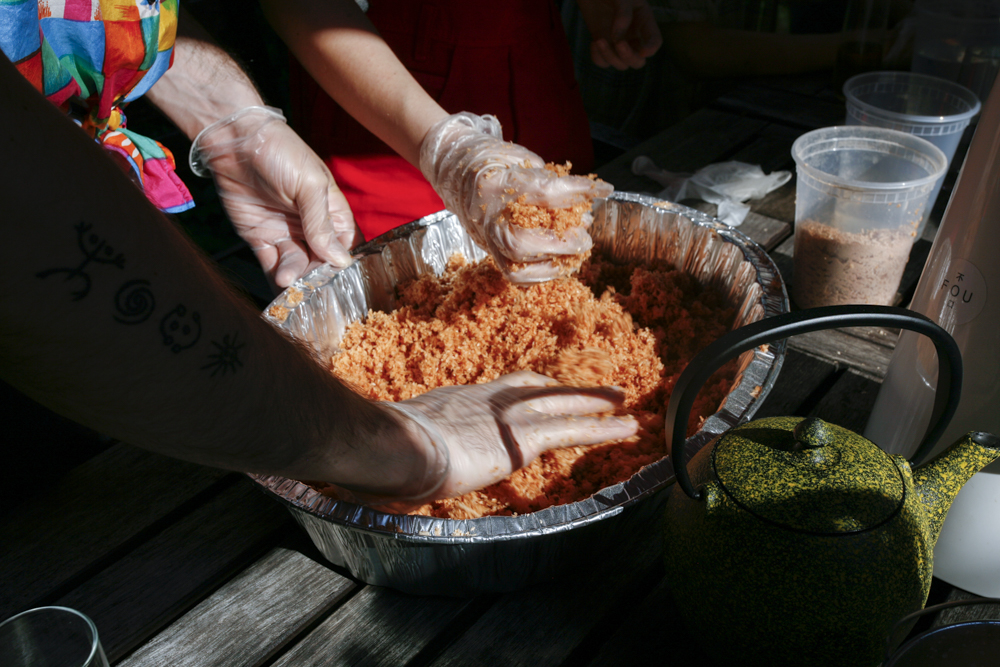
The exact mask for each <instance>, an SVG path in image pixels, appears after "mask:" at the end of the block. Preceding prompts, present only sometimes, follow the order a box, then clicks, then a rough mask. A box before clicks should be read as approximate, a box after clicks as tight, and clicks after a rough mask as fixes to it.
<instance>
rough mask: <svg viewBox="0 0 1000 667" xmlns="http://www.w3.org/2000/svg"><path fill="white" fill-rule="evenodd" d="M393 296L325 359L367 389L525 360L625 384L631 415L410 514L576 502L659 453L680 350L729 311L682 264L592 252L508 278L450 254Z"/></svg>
mask: <svg viewBox="0 0 1000 667" xmlns="http://www.w3.org/2000/svg"><path fill="white" fill-rule="evenodd" d="M595 295H600V296H595ZM399 296H400V299H399V306H398V308H397V309H396V310H395V311H393V312H391V313H382V312H370V313H369V314H368V318H367V319H366V320H365V322H363V323H361V322H358V323H355V324H353V325H351V326H350V327H349V328H348V330H347V331H346V333H345V336H344V339H343V342H342V349H343V351H342V352H341V353H340V354H338V355H336V356H335V357H333V360H332V369H333V371H334V372H335V373H336V374H337V375H338V376H339V377H341V378H342V379H344V380H345V381H347V382H349V383H351V384H352V385H353V386H354V387H355V388H356V389H358V390H359V391H360V392H361V393H362V394H365V395H367V396H368V397H369V398H372V399H376V400H382V401H400V400H405V399H408V398H411V397H413V396H417V395H419V394H421V393H424V392H426V391H429V390H431V389H434V388H436V387H441V386H447V385H466V384H474V383H482V382H489V381H491V380H495V379H496V378H498V377H500V376H501V375H504V374H507V373H511V372H514V371H518V370H531V371H535V372H538V373H543V374H546V375H549V376H550V377H553V378H555V379H557V380H559V381H560V382H561V383H562V384H565V385H569V386H581V387H582V386H597V385H617V386H619V387H621V388H623V389H624V391H625V404H624V407H623V408H622V410H621V412H623V413H628V414H632V415H634V416H635V417H636V419H637V421H638V422H639V424H640V431H639V433H638V434H637V435H636V436H634V437H632V438H629V439H628V440H624V441H617V442H612V443H606V444H602V445H594V446H589V447H570V448H566V449H559V450H552V451H549V452H546V453H545V454H543V455H542V456H541V457H540V458H539V459H537V460H536V461H534V462H533V463H531V464H530V465H528V466H527V467H525V468H523V469H521V470H518V471H515V472H514V473H513V474H512V475H510V476H509V477H507V478H506V479H504V480H502V481H500V482H497V483H496V484H493V485H492V486H489V487H487V488H485V489H481V490H479V491H475V492H472V493H468V494H465V495H463V496H461V497H458V498H451V499H447V500H441V501H435V502H433V503H429V504H427V505H424V506H422V507H420V508H419V509H418V510H416V511H415V512H414V513H416V514H425V515H430V516H436V517H450V518H455V519H464V518H473V517H478V516H485V515H514V514H524V513H528V512H534V511H538V510H541V509H544V508H546V507H549V506H552V505H560V504H566V503H571V502H575V501H578V500H582V499H584V498H586V497H588V496H590V495H592V494H593V493H594V492H596V491H598V490H600V489H602V488H604V487H607V486H610V485H613V484H616V483H618V482H621V481H624V480H627V479H628V478H629V477H631V476H632V475H633V474H634V473H635V472H637V471H638V470H639V469H640V468H642V467H643V466H645V465H647V464H649V463H652V462H655V461H657V460H659V459H661V458H662V457H663V456H665V455H666V454H668V452H667V451H666V444H665V434H664V416H665V412H666V405H667V400H668V399H669V396H670V390H671V388H672V387H673V386H674V383H675V382H676V380H677V378H678V376H679V375H680V373H681V371H682V370H683V369H684V366H685V365H686V363H687V361H688V360H689V359H691V357H692V356H693V355H694V354H695V353H696V352H697V351H698V350H699V349H700V348H701V347H702V346H703V345H705V344H707V343H708V342H709V341H712V340H714V339H715V338H718V336H720V335H721V334H723V333H724V332H726V331H728V330H729V329H730V328H731V325H732V321H733V318H734V316H735V310H734V309H733V308H731V307H730V306H729V305H728V304H727V303H726V302H725V299H724V297H723V296H722V294H721V293H718V292H716V291H712V290H708V289H706V288H703V287H702V286H701V285H700V284H699V283H698V282H697V280H696V279H695V278H693V277H692V276H690V275H688V274H686V273H683V272H681V271H677V270H674V269H672V268H671V267H669V266H666V265H663V266H645V267H643V266H640V265H638V264H630V265H617V264H613V263H611V262H609V261H606V260H603V259H600V258H591V259H590V260H588V261H587V262H586V263H585V264H584V266H583V268H582V270H581V272H580V275H579V276H578V277H569V278H560V279H558V280H553V281H550V282H546V283H539V284H534V285H530V286H527V287H518V286H515V285H513V284H511V283H509V282H508V281H506V280H504V278H503V276H502V275H501V273H500V272H499V271H498V270H497V269H496V267H495V266H494V264H493V263H492V261H490V260H488V259H487V260H484V261H482V262H479V263H477V264H468V263H465V261H464V260H463V259H461V258H459V257H456V258H453V259H452V261H451V262H450V264H449V266H448V268H447V270H446V271H445V273H444V274H443V275H442V276H440V277H435V276H423V277H421V278H419V279H417V280H415V281H413V282H410V283H409V284H406V285H403V286H401V288H400V294H399ZM734 372H735V362H733V363H730V364H728V365H727V366H726V367H724V368H723V369H721V370H720V371H719V372H718V373H716V374H715V376H713V378H712V379H711V380H710V381H709V382H708V383H707V384H706V386H705V388H703V389H702V391H701V392H700V394H699V395H698V398H697V401H696V403H695V406H694V409H693V410H692V414H691V419H690V421H689V424H688V432H689V434H690V433H694V432H695V431H696V430H697V429H698V427H699V426H700V425H701V423H702V422H703V421H704V418H705V417H707V416H708V415H710V414H712V413H713V412H715V411H716V410H717V409H718V406H719V405H720V403H721V402H722V400H723V399H724V398H725V396H726V394H727V393H728V391H729V388H730V386H731V384H732V378H733V374H734ZM329 491H330V493H332V494H334V495H335V490H333V489H330V490H329Z"/></svg>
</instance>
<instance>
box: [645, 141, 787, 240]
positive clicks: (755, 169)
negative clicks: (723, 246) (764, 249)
mask: <svg viewBox="0 0 1000 667" xmlns="http://www.w3.org/2000/svg"><path fill="white" fill-rule="evenodd" d="M632 173H633V174H636V175H639V176H646V177H648V178H651V179H653V180H654V181H656V182H657V183H659V184H660V185H662V186H664V188H665V189H664V190H662V191H661V192H659V193H657V195H656V196H658V197H661V198H663V199H668V200H670V201H674V202H679V201H681V200H683V199H701V200H703V201H707V202H709V203H711V204H717V205H718V207H719V211H718V213H717V214H716V217H717V218H718V219H719V220H721V221H722V222H724V223H726V224H727V225H729V226H731V227H738V226H739V225H740V224H742V222H743V221H744V220H745V219H746V217H747V213H749V212H750V207H749V206H747V205H746V204H745V202H747V201H749V200H751V199H760V198H761V197H763V196H764V195H766V194H767V193H769V192H772V191H774V190H777V189H778V188H780V187H781V186H782V185H784V184H785V183H787V182H788V181H789V180H790V179H791V178H792V172H790V171H774V172H771V173H770V174H765V173H764V170H763V169H761V168H760V166H759V165H755V164H747V163H745V162H736V161H731V162H718V163H716V164H710V165H708V166H707V167H704V168H702V169H699V170H698V171H696V172H695V173H694V174H678V173H674V172H669V171H666V170H664V169H660V168H659V167H657V166H656V164H654V163H653V161H652V160H651V159H649V158H648V157H646V156H645V155H640V156H639V157H637V158H636V159H635V160H634V161H633V162H632Z"/></svg>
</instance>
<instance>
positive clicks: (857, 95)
mask: <svg viewBox="0 0 1000 667" xmlns="http://www.w3.org/2000/svg"><path fill="white" fill-rule="evenodd" d="M844 97H846V98H847V114H848V117H850V118H853V119H855V120H857V121H859V122H861V123H862V124H865V125H868V124H871V123H867V122H866V120H868V119H869V118H875V119H877V120H878V121H879V122H878V123H877V124H878V125H880V126H883V127H885V126H887V125H888V126H890V127H891V128H892V129H896V130H900V131H902V132H907V133H909V134H916V135H921V136H933V135H940V134H953V133H954V132H958V131H961V130H963V129H965V127H966V126H968V124H969V122H970V121H971V120H972V118H973V117H974V116H975V115H976V114H977V113H979V110H980V108H981V106H982V105H981V103H980V101H979V98H978V97H976V94H975V93H973V92H972V91H971V90H969V89H968V88H966V87H965V86H962V85H959V84H957V83H955V82H953V81H948V80H946V79H940V78H938V77H934V76H927V75H926V74H915V73H912V72H866V73H864V74H858V75H857V76H853V77H851V78H850V79H848V80H847V82H846V83H844Z"/></svg>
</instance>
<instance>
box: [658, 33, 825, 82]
mask: <svg viewBox="0 0 1000 667" xmlns="http://www.w3.org/2000/svg"><path fill="white" fill-rule="evenodd" d="M661 30H662V31H663V34H664V48H665V49H667V51H668V52H669V54H670V58H671V60H673V61H674V62H675V63H676V64H677V65H678V66H679V67H680V68H681V70H682V71H683V72H685V73H686V74H688V75H693V76H699V77H709V78H711V77H724V76H759V75H767V74H796V73H801V72H810V71H817V70H823V69H829V68H832V67H833V65H834V62H835V60H836V55H837V47H838V46H839V45H840V40H841V36H840V34H839V33H830V34H822V35H788V34H781V33H765V32H754V31H750V30H728V29H720V28H716V27H714V26H712V25H711V24H710V23H667V24H664V25H662V26H661ZM706 44H717V45H719V44H722V45H725V46H724V47H722V48H705V45H706Z"/></svg>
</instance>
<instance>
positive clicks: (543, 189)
mask: <svg viewBox="0 0 1000 667" xmlns="http://www.w3.org/2000/svg"><path fill="white" fill-rule="evenodd" d="M511 180H514V181H520V182H516V183H512V184H511V185H513V186H514V187H515V188H516V189H517V190H518V191H519V192H523V194H524V202H525V203H526V204H531V205H533V206H546V207H549V208H567V207H570V206H573V205H574V204H579V203H580V202H582V201H584V200H586V199H595V198H598V197H610V196H611V193H612V192H614V191H615V188H614V186H613V185H611V184H610V183H608V182H606V181H601V180H596V179H591V178H588V177H587V176H556V175H555V174H553V173H552V172H550V171H542V173H541V174H539V173H537V172H521V173H520V174H517V175H516V176H515V177H513V178H512V179H511Z"/></svg>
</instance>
